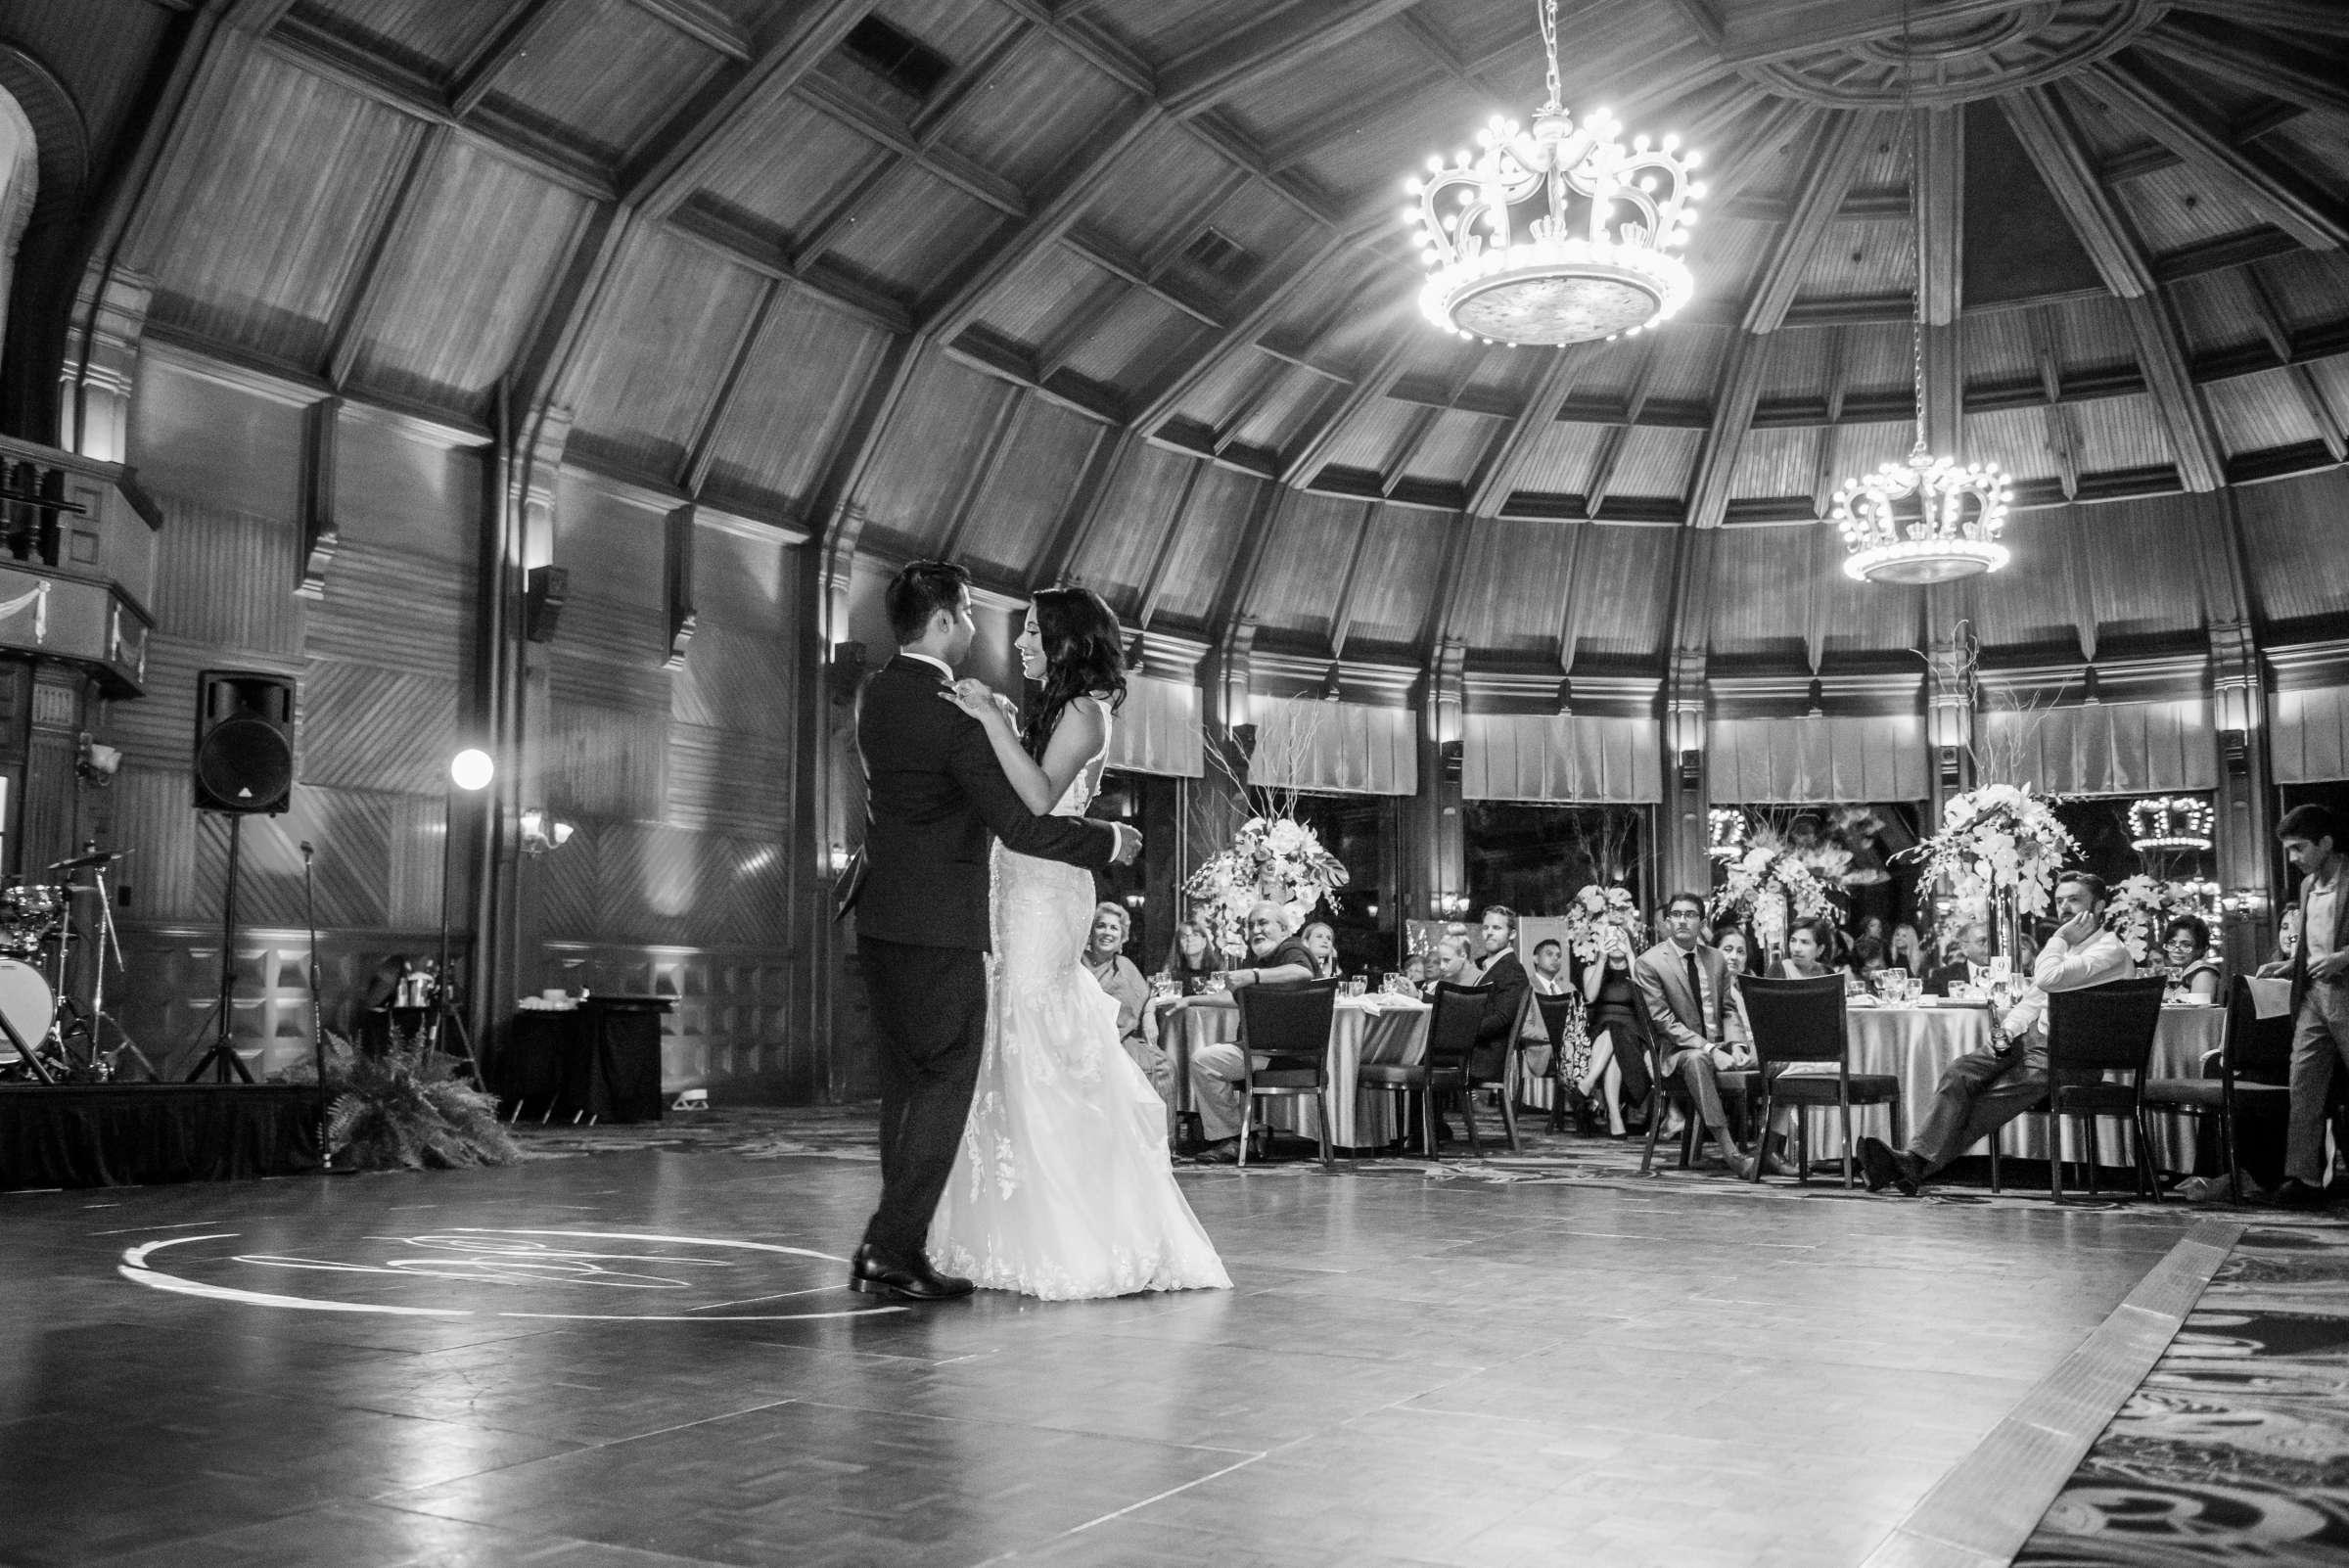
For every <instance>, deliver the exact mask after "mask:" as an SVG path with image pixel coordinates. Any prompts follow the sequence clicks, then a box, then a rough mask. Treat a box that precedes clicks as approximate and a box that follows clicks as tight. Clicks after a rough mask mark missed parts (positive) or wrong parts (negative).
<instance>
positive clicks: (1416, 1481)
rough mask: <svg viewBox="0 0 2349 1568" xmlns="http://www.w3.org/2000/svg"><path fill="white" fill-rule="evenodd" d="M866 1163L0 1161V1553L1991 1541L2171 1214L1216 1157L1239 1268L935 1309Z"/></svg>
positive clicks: (610, 1555) (1326, 1558)
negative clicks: (1346, 1169) (2000, 1493)
mask: <svg viewBox="0 0 2349 1568" xmlns="http://www.w3.org/2000/svg"><path fill="white" fill-rule="evenodd" d="M875 1176H876V1173H875V1169H874V1167H873V1166H872V1164H871V1163H870V1161H869V1159H867V1158H862V1157H860V1151H859V1150H858V1149H857V1148H856V1147H854V1146H853V1145H852V1141H851V1140H848V1139H844V1138H839V1137H830V1138H826V1137H817V1138H815V1139H813V1140H810V1141H803V1142H799V1143H789V1142H786V1143H784V1144H783V1145H781V1146H777V1147H773V1148H770V1149H768V1150H766V1151H764V1153H763V1155H762V1156H761V1157H757V1158H739V1157H734V1156H718V1155H714V1154H709V1153H694V1152H679V1151H676V1150H670V1149H661V1148H637V1149H633V1150H628V1151H626V1152H620V1153H611V1154H604V1155H598V1156H594V1157H587V1156H579V1157H574V1158H546V1159H536V1160H533V1161H531V1162H530V1163H528V1164H525V1165H523V1166H520V1167H515V1168H511V1169H506V1170H486V1171H472V1172H462V1173H441V1174H434V1175H410V1176H344V1177H332V1178H322V1177H316V1176H312V1177H306V1178H301V1177H297V1178H283V1179H273V1180H267V1181H259V1182H241V1183H217V1184H200V1185H186V1186H176V1187H157V1188H139V1189H118V1190H99V1191H73V1192H49V1193H21V1194H11V1195H6V1196H0V1257H4V1258H5V1261H6V1268H5V1270H4V1271H0V1563H4V1564H7V1565H9V1568H32V1565H49V1564H65V1563H107V1564H115V1565H127V1564H154V1565H164V1564H168V1565H171V1568H209V1565H215V1564H218V1565H228V1564H236V1565H239V1568H268V1565H273V1564H287V1565H294V1564H303V1565H307V1564H318V1563H334V1564H338V1565H343V1564H348V1565H354V1568H357V1565H377V1564H394V1563H430V1564H483V1565H490V1564H495V1565H501V1568H502V1565H508V1564H518V1563H530V1564H534V1565H560V1568H585V1565H603V1564H614V1565H619V1564H632V1565H641V1568H653V1565H658V1564H692V1563H726V1564H790V1565H795V1568H796V1565H807V1568H813V1565H830V1564H839V1565H844V1568H846V1565H852V1564H853V1565H859V1568H862V1565H871V1564H901V1563H922V1564H940V1565H969V1564H978V1563H983V1562H992V1561H1016V1562H1020V1563H1042V1564H1080V1563H1082V1564H1113V1565H1119V1568H1128V1565H1131V1568H1157V1565H1165V1568H1175V1565H1180V1568H1198V1565H1201V1564H1214V1565H1219V1568H1226V1565H1272V1564H1280V1565H1298V1568H1309V1565H1322V1564H1327V1565H1331V1568H1335V1565H1339V1564H1345V1565H1349V1568H1402V1565H1408V1564H1418V1565H1454V1568H1482V1565H1494V1568H1500V1565H1509V1564H1526V1565H1537V1564H1539V1565H1548V1564H1561V1563H1588V1564H1625V1565H1642V1564H1651V1563H1652V1564H1659V1565H1662V1564H1670V1565H1673V1568H1715V1565H1721V1568H1728V1565H1739V1568H1755V1565H1779V1564H1785V1565H1792V1564H1844V1563H1848V1564H1859V1563H1862V1562H1864V1561H1866V1560H1869V1559H1870V1557H1871V1554H1876V1555H1875V1557H1874V1560H1876V1561H1879V1562H1892V1561H1901V1562H1916V1563H1922V1562H1927V1561H1946V1562H1953V1563H1954V1562H1960V1561H1967V1562H1970V1561H1977V1560H1984V1559H1981V1558H1979V1557H1968V1556H1964V1555H1961V1554H1951V1553H1950V1552H1939V1553H1938V1554H1937V1553H1936V1551H1935V1550H1934V1549H1933V1546H1932V1542H1933V1540H1934V1530H1933V1528H1930V1527H1929V1524H1930V1520H1931V1518H1932V1517H1933V1516H1934V1510H1935V1509H1937V1508H1938V1509H1939V1510H1940V1512H1941V1515H1942V1516H1944V1517H1969V1516H1970V1515H1969V1514H1968V1510H1969V1509H1972V1508H1974V1507H1975V1506H1976V1504H1975V1503H1974V1502H1971V1501H1969V1500H1968V1496H1967V1494H1966V1492H1965V1489H1966V1488H1967V1487H1969V1486H1976V1487H1978V1486H1982V1485H1984V1484H1987V1485H1989V1486H1990V1487H1991V1488H1992V1495H1990V1498H1989V1501H1988V1502H1987V1503H1984V1504H1982V1506H1985V1507H1988V1508H1990V1509H1991V1510H1992V1511H1995V1510H1996V1507H1997V1505H1998V1499H1997V1496H1996V1491H1997V1489H1999V1488H2002V1487H2004V1488H2007V1489H2008V1490H2009V1491H2010V1492H2011V1491H2012V1483H2013V1482H2014V1481H2015V1478H2016V1477H2018V1476H2019V1477H2023V1478H2025V1479H2026V1480H2028V1481H2029V1482H2030V1483H2031V1484H2034V1485H2038V1486H2040V1487H2041V1490H2042V1492H2043V1494H2044V1496H2045V1497H2051V1496H2052V1495H2053V1493H2054V1490H2055V1487H2056V1486H2057V1484H2058V1483H2059V1482H2060V1481H2061V1479H2062V1478H2063V1476H2065V1475H2068V1474H2069V1473H2070V1471H2071V1469H2072V1466H2073V1462H2074V1460H2075V1459H2076V1458H2077V1457H2078V1454H2077V1453H2076V1451H2075V1452H2073V1453H2057V1452H2055V1451H2052V1450H2046V1449H2043V1450H2040V1451H2036V1452H2038V1453H2039V1457H2038V1458H2037V1459H2036V1460H2034V1459H2033V1458H2032V1453H2033V1452H2035V1451H2033V1450H2032V1448H2031V1444H2030V1443H2029V1442H2028V1441H2026V1442H2024V1443H2022V1444H2021V1445H2020V1446H2019V1447H2016V1446H2014V1445H2013V1444H2012V1442H2011V1439H2012V1438H2013V1436H2014V1434H2015V1432H2016V1431H2018V1430H2022V1431H2025V1432H2026V1433H2028V1434H2038V1435H2040V1436H2044V1432H2043V1430H2042V1428H2041V1427H2040V1426H2038V1425H2034V1424H2033V1422H2034V1421H2035V1420H2036V1419H2037V1418H2036V1417H2032V1416H2030V1415H2029V1413H2028V1412H2030V1411H2033V1410H2036V1409H2040V1408H2043V1407H2048V1408H2053V1407H2060V1406H2062V1404H2063V1401H2064V1400H2065V1399H2072V1400H2073V1403H2074V1404H2075V1405H2078V1404H2082V1403H2083V1402H2082V1400H2081V1399H2079V1398H2075V1397H2074V1396H2072V1395H2066V1394H2064V1393H2063V1390H2065V1389H2074V1390H2076V1389H2078V1388H2080V1387H2083V1386H2086V1385H2083V1384H2082V1383H2080V1381H2079V1372H2080V1366H2081V1360H2082V1352H2083V1345H2084V1342H2087V1343H2088V1344H2089V1345H2090V1346H2092V1347H2093V1346H2094V1345H2096V1344H2097V1343H2100V1342H2102V1339H2105V1338H2110V1337H2111V1336H2112V1335H2113V1333H2114V1332H2115V1329H2114V1325H2115V1324H2116V1323H2118V1324H2121V1325H2122V1326H2123V1328H2124V1329H2128V1321H2129V1320H2130V1319H2129V1314H2138V1317H2139V1318H2140V1319H2142V1321H2141V1322H2139V1323H2138V1326H2137V1327H2136V1328H2134V1329H2128V1333H2134V1334H2135V1336H2136V1339H2137V1340H2138V1341H2139V1342H2141V1343H2140V1346H2139V1348H2140V1349H2141V1350H2142V1354H2143V1355H2144V1356H2145V1358H2146V1360H2147V1362H2148V1363H2149V1360H2150V1358H2151V1357H2152V1356H2153V1355H2157V1354H2158V1353H2159V1351H2160V1348H2161V1343H2163V1342H2166V1340H2167V1338H2168V1334H2167V1330H2166V1329H2165V1330H2161V1331H2160V1332H2159V1333H2158V1334H2157V1335H2155V1337H2154V1339H2153V1340H2152V1341H2151V1342H2144V1341H2145V1332H2144V1328H2143V1324H2144V1323H2150V1322H2154V1321H2156V1320H2157V1319H2158V1314H2148V1313H2146V1312H2145V1311H2144V1310H2143V1309H2142V1308H2141V1307H2139V1306H2136V1305H2132V1306H2131V1307H2130V1308H2129V1309H2127V1310H2126V1312H2121V1313H2116V1309H2117V1308H2119V1307H2120V1306H2121V1304H2122V1302H2123V1300H2124V1298H2126V1297H2130V1296H2131V1293H2132V1291H2133V1290H2140V1293H2141V1298H2142V1294H2143V1292H2142V1290H2141V1285H2144V1286H2148V1287H2149V1286H2151V1285H2157V1284H2158V1283H2159V1281H2160V1280H2161V1279H2162V1278H2163V1277H2164V1275H2163V1270H2165V1269H2166V1270H2169V1272H2170V1274H2171V1275H2173V1276H2175V1275H2176V1274H2177V1270H2178V1267H2179V1259H2180V1258H2181V1257H2182V1256H2185V1255H2187V1254H2188V1253H2191V1252H2192V1251H2193V1250H2194V1248H2195V1245H2196V1244H2195V1243H2193V1242H2190V1241H2186V1242H2183V1243H2182V1238H2185V1237H2186V1236H2187V1235H2188V1231H2189V1230H2190V1229H2191V1228H2192V1227H2193V1226H2194V1225H2195V1224H2196V1223H2197V1222H2198V1217H2197V1216H2195V1215H2193V1214H2191V1213H2188V1212H2187V1211H2185V1210H2184V1209H2183V1208H2181V1207H2179V1206H2165V1207H2164V1208H2162V1209H2159V1210H2155V1209H2151V1208H2148V1207H2142V1206H2135V1207H2131V1208H2127V1209H2110V1208H2104V1209H2081V1210H2056V1209H2053V1208H2050V1207H2048V1206H2047V1205H2045V1204H2044V1203H2041V1204H2039V1205H2037V1206H2035V1207H2026V1206H2021V1205H2012V1206H2008V1205H2000V1206H1965V1205H1920V1204H1915V1203H1905V1202H1898V1201H1894V1200H1889V1199H1872V1200H1871V1199H1866V1198H1864V1197H1859V1196H1856V1195H1845V1194H1842V1193H1840V1192H1828V1191H1823V1190H1819V1189H1814V1194H1813V1195H1812V1196H1810V1197H1807V1198H1804V1199H1800V1200H1793V1201H1789V1200H1787V1199H1785V1198H1783V1197H1780V1196H1774V1195H1773V1194H1771V1193H1769V1192H1767V1191H1756V1190H1755V1189H1752V1188H1744V1187H1741V1186H1738V1185H1736V1184H1733V1183H1727V1182H1722V1181H1720V1180H1718V1179H1711V1180H1700V1179H1698V1178H1695V1177H1691V1176H1678V1175H1676V1176H1672V1177H1669V1178H1659V1179H1657V1180H1653V1181H1649V1182H1646V1183H1635V1182H1624V1183H1601V1182H1582V1183H1576V1182H1562V1181H1557V1182H1545V1181H1522V1182H1511V1181H1469V1180H1458V1179H1427V1178H1425V1177H1418V1178H1408V1177H1403V1178H1399V1176H1398V1175H1394V1174H1390V1175H1387V1176H1382V1177H1379V1178H1376V1179H1373V1178H1369V1177H1366V1176H1348V1175H1343V1174H1341V1175H1339V1176H1322V1175H1320V1174H1319V1173H1318V1172H1317V1171H1313V1172H1295V1171H1281V1172H1276V1173H1266V1174H1264V1175H1261V1176H1258V1175H1251V1176H1237V1175H1233V1174H1230V1173H1207V1172H1201V1173H1199V1174H1197V1175H1186V1176H1184V1178H1183V1179H1184V1185H1185V1189H1186V1191H1187V1192H1188V1193H1189V1194H1190V1195H1191V1198H1192V1201H1193V1203H1194V1205H1195V1206H1196V1207H1197V1209H1198V1210H1199V1213H1200V1215H1201V1218H1202V1219H1203V1220H1204V1222H1206V1224H1207V1226H1208V1228H1209V1230H1210V1232H1211V1233H1212V1234H1213V1235H1214V1236H1215V1238H1216V1240H1217V1242H1218V1244H1219V1245H1220V1246H1221V1249H1222V1251H1223V1255H1224V1257H1225V1260H1226V1262H1227V1263H1228V1265H1229V1266H1230V1268H1231V1272H1232V1274H1233V1276H1234V1278H1235V1280H1236V1281H1237V1284H1238V1288H1237V1289H1236V1290H1234V1291H1232V1292H1228V1293H1223V1292H1217V1293H1193V1294H1186V1295H1179V1296H1172V1297H1146V1298H1133V1299H1128V1300H1124V1301H1118V1302H1108V1303H1073V1304H1040V1303H1036V1302H1030V1301H1025V1300H1020V1299H1015V1298H1007V1297H1001V1296H990V1295H982V1296H981V1297H980V1298H978V1299H976V1300H973V1301H970V1302H966V1303H958V1304H952V1305H948V1306H944V1307H937V1308H925V1309H918V1310H914V1309H887V1308H883V1307H882V1306H880V1304H877V1303H874V1302H872V1301H870V1300H869V1299H867V1298H862V1297H857V1296H853V1295H852V1294H850V1293H849V1292H847V1291H846V1290H844V1289H842V1288H840V1284H839V1281H840V1278H841V1276H842V1267H841V1265H840V1264H839V1263H838V1262H837V1261H836V1260H837V1257H838V1256H839V1255H843V1254H845V1253H846V1252H847V1251H848V1250H849V1247H850V1245H851V1244H852V1241H853V1239H854V1235H855V1231H856V1228H857V1225H858V1222H860V1220H861V1218H862V1215H863V1213H864V1211H865V1210H866V1208H867V1207H868V1205H869V1203H870V1200H871V1196H872V1193H873V1191H874V1187H875ZM2220 1250H2221V1251H2223V1247H2222V1248H2221V1249H2220ZM2201 1251H2202V1252H2205V1253H2210V1254H2211V1257H2212V1258H2214V1259H2215V1257H2216V1256H2217V1254H2216V1253H2215V1252H2212V1249H2210V1248H2209V1247H2208V1246H2203V1247H2202V1248H2201ZM2207 1272H2208V1267H2207V1266H2205V1267H2204V1268H2202V1270H2201V1275H2197V1276H2195V1277H2193V1278H2191V1279H2188V1280H2186V1281H2185V1283H2184V1284H2183V1285H2181V1284H2180V1282H2179V1279H2178V1278H2177V1277H2172V1278H2171V1281H2170V1285H2169V1286H2168V1287H2166V1288H2168V1290H2169V1295H2170V1297H2171V1298H2177V1299H2175V1300H2173V1301H2172V1309H2173V1310H2176V1311H2183V1310H2184V1308H2185V1307H2186V1306H2190V1304H2191V1300H2192V1296H2193V1294H2194V1292H2195V1291H2197V1290H2198V1289H2199V1288H2200V1277H2202V1276H2205V1275H2207ZM2149 1274H2151V1275H2153V1276H2154V1278H2153V1280H2152V1281H2148V1279H2147V1276H2148V1275H2149ZM2181 1291H2183V1296H2182V1297H2181V1295H2180V1292H2181ZM2123 1337H2124V1338H2126V1337H2127V1334H2124V1335H2123ZM2141 1371H2142V1368H2141ZM2136 1376H2137V1374H2136V1373H2131V1374H2129V1376H2128V1377H2127V1379H2126V1383H2125V1384H2124V1386H2122V1387H2121V1388H2119V1389H2118V1390H2117V1391H2113V1392H2111V1393H2110V1394H2109V1396H2108V1397H2107V1396H2097V1397H2096V1398H2094V1399H2087V1400H2086V1401H2085V1404H2086V1406H2088V1407H2086V1408H2078V1409H2072V1410H2071V1413H2070V1417H2069V1418H2070V1419H2072V1420H2073V1421H2074V1422H2075V1424H2077V1423H2078V1422H2080V1421H2085V1422H2086V1426H2085V1430H2086V1431H2087V1432H2088V1433H2091V1434H2093V1433H2094V1432H2095V1431H2096V1429H2097V1428H2099V1427H2100V1426H2101V1425H2102V1424H2103V1422H2104V1420H2105V1418H2106V1417H2107V1416H2109V1415H2110V1414H2111V1412H2112V1410H2113V1409H2114V1408H2116V1407H2118V1406H2119V1405H2120V1403H2121V1400H2122V1398H2123V1397H2124V1396H2125V1395H2126V1393H2127V1392H2128V1387H2129V1386H2133V1385H2134V1383H2135V1380H2136ZM2050 1380H2052V1382H2051V1383H2050ZM2092 1381H2093V1379H2092ZM2043 1384H2046V1385H2049V1386H2048V1387H2043ZM2050 1387H2051V1388H2052V1389H2054V1390H2055V1394H2054V1401H2055V1403H2054V1405H2053V1406H2050V1405H2048V1401H2049V1400H2050ZM2098 1399H2100V1400H2101V1406H2100V1407H2096V1404H2097V1400H2098ZM2034 1402H2038V1403H2034ZM2018 1410H2022V1411H2024V1412H2026V1413H2025V1416H2024V1417H2022V1418H2018V1419H2009V1417H2010V1415H2012V1414H2013V1413H2014V1412H2016V1411H2018ZM2002 1423H2004V1424H2002ZM1994 1434H2004V1436H2003V1437H2000V1436H1995V1435H1994ZM1986 1439H1990V1440H1992V1441H1991V1444H1990V1447H1989V1448H1985V1446H1984V1445H1985V1441H1986ZM2083 1441H2085V1440H2083ZM2001 1442H2007V1443H2008V1448H2009V1449H2010V1450H2011V1451H2012V1452H2006V1451H2001V1453H2000V1454H1999V1455H1997V1456H1996V1457H1997V1462H1996V1463H1992V1464H1988V1465H1986V1464H1985V1463H1984V1455H1985V1454H1989V1453H1992V1450H1994V1449H1998V1448H1999V1444H2000V1443H2001ZM2001 1466H2004V1468H2001ZM2050 1472H2051V1473H2050ZM2001 1477H2004V1480H2002V1479H2000V1478H2001ZM1969 1478H1970V1479H1969ZM1937 1488H1938V1490H1937ZM1929 1495H1930V1496H1929ZM2043 1501H2044V1497H2043ZM1920 1504H1922V1505H1923V1506H1922V1508H1921V1510H1920ZM1953 1510H1955V1512H1954V1513H1953ZM2037 1517H2038V1510H2037V1508H2036V1507H2034V1508H2032V1509H2030V1510H2029V1517H2028V1518H2025V1519H2023V1520H2022V1521H2021V1524H2020V1526H2019V1530H2018V1532H2017V1533H2016V1534H2015V1535H2014V1536H2013V1540H2012V1544H2011V1545H2009V1546H2008V1547H2006V1548H2005V1550H2009V1551H2010V1550H2011V1549H2012V1548H2013V1546H2019V1545H2021V1542H2022V1536H2023V1534H2027V1533H2028V1531H2029V1529H2030V1526H2031V1524H2032V1523H2034V1522H2036V1520H2037ZM1920 1520H1925V1521H1927V1524H1925V1525H1920V1523H1919V1521H1920ZM2002 1555H2003V1553H2002Z"/></svg>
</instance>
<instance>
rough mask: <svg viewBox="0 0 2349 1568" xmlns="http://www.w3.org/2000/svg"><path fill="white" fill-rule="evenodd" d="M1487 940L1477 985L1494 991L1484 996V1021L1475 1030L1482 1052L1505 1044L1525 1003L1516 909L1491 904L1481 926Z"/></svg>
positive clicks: (1524, 980) (1510, 1036)
mask: <svg viewBox="0 0 2349 1568" xmlns="http://www.w3.org/2000/svg"><path fill="white" fill-rule="evenodd" d="M1478 934H1479V935H1480V936H1481V937H1482V938H1483V939H1484V948H1485V966H1484V969H1483V971H1482V972H1481V974H1480V976H1479V978H1478V981H1477V984H1479V985H1481V986H1483V987H1484V988H1485V989H1486V990H1488V991H1490V992H1493V994H1492V995H1491V996H1489V997H1487V998H1486V999H1485V1021H1484V1023H1483V1024H1481V1025H1479V1026H1478V1028H1477V1031H1476V1043H1477V1045H1478V1047H1479V1049H1480V1051H1490V1050H1492V1049H1493V1048H1495V1047H1499V1046H1504V1045H1506V1044H1507V1042H1508V1041H1509V1040H1510V1038H1512V1037H1513V1036H1514V1034H1515V1032H1516V1029H1517V1014H1518V1013H1519V1012H1520V1011H1521V1010H1522V1009H1523V1007H1524V1004H1525V988H1526V979H1525V965H1524V964H1523V963H1522V962H1521V961H1519V959H1518V957H1517V911H1516V910H1514V909H1512V908H1510V907H1509V906H1508V905H1507V904H1505V903H1496V904H1490V905H1488V906H1487V907H1486V909H1485V913H1484V919H1483V921H1482V922H1481V924H1480V925H1479V927H1478Z"/></svg>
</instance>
